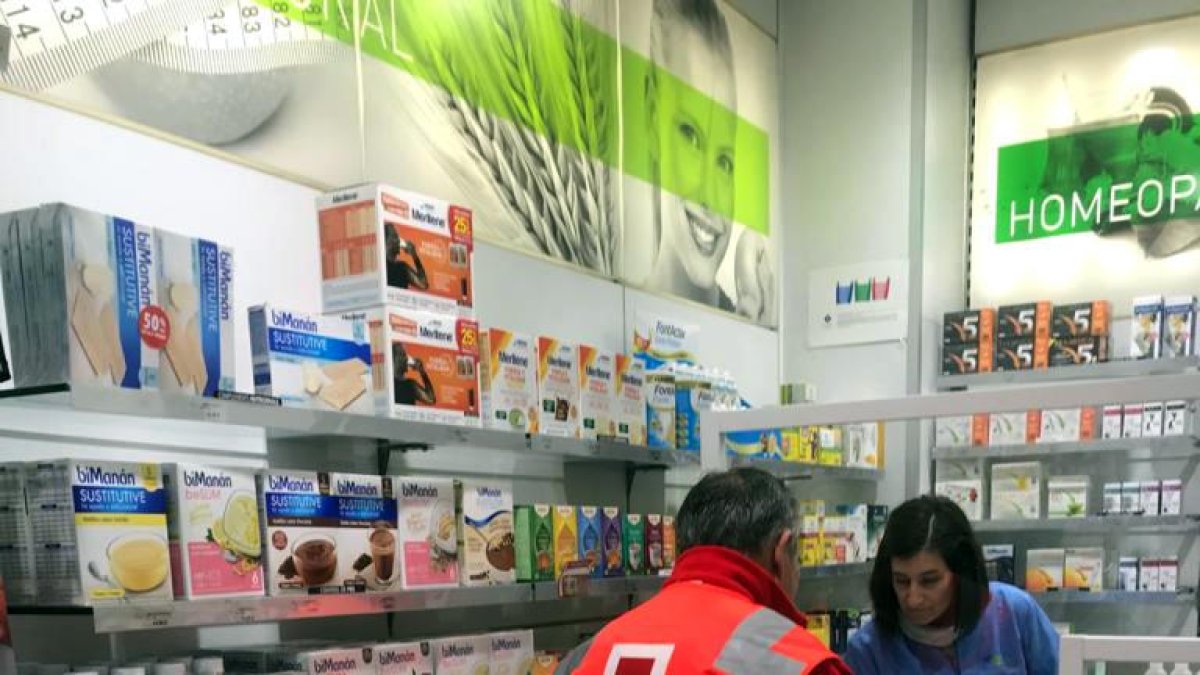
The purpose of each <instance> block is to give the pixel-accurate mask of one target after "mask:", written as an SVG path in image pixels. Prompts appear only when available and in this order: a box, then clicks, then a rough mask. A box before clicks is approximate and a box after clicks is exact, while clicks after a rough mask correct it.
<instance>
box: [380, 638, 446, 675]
mask: <svg viewBox="0 0 1200 675" xmlns="http://www.w3.org/2000/svg"><path fill="white" fill-rule="evenodd" d="M375 667H376V668H378V669H379V675H433V650H432V649H431V646H430V644H429V643H428V642H395V643H390V644H379V645H375Z"/></svg>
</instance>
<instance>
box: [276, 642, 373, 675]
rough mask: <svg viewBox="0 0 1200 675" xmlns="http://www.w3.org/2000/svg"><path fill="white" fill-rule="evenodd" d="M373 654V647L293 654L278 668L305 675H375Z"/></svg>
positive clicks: (317, 650) (318, 650)
mask: <svg viewBox="0 0 1200 675" xmlns="http://www.w3.org/2000/svg"><path fill="white" fill-rule="evenodd" d="M373 652H374V650H373V649H372V648H371V647H349V648H344V649H316V650H311V651H301V652H296V653H293V654H291V655H290V656H289V657H287V659H286V660H285V661H283V662H281V663H279V664H277V667H278V668H279V669H280V670H284V671H292V672H298V673H304V674H305V675H375V673H376V672H377V671H376V668H375V658H374V653H373Z"/></svg>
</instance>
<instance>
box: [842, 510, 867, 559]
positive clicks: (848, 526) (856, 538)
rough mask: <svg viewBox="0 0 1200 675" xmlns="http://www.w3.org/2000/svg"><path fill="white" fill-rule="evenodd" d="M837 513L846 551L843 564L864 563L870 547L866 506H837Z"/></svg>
mask: <svg viewBox="0 0 1200 675" xmlns="http://www.w3.org/2000/svg"><path fill="white" fill-rule="evenodd" d="M837 513H838V516H839V517H841V519H842V523H841V531H842V533H843V539H844V541H845V549H846V552H845V559H844V561H843V562H846V563H863V562H866V561H867V550H868V547H869V546H870V535H869V534H868V532H869V527H870V509H869V508H868V507H867V505H866V504H839V505H838V507H837Z"/></svg>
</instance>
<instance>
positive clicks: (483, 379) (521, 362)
mask: <svg viewBox="0 0 1200 675" xmlns="http://www.w3.org/2000/svg"><path fill="white" fill-rule="evenodd" d="M480 340H481V342H480V351H479V353H480V357H479V388H480V391H482V392H483V426H485V427H487V428H489V429H501V430H504V431H516V432H520V433H526V432H528V431H530V427H531V426H533V420H534V419H536V418H537V416H538V397H537V364H538V358H537V344H536V343H535V342H534V340H533V338H532V337H530V336H529V335H525V334H524V333H514V332H512V331H508V330H504V329H502V328H488V329H486V330H483V331H481V332H480Z"/></svg>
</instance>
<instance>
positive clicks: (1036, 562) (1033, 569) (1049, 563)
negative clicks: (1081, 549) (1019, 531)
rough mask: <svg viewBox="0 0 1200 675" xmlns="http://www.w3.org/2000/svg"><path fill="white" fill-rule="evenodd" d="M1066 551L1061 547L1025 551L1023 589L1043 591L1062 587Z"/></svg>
mask: <svg viewBox="0 0 1200 675" xmlns="http://www.w3.org/2000/svg"><path fill="white" fill-rule="evenodd" d="M1066 557H1067V552H1066V551H1065V550H1063V549H1061V548H1043V549H1029V550H1028V551H1026V553H1025V590H1027V591H1029V592H1030V593H1044V592H1046V591H1048V590H1051V589H1059V588H1062V587H1063V567H1064V566H1065V565H1066Z"/></svg>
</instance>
